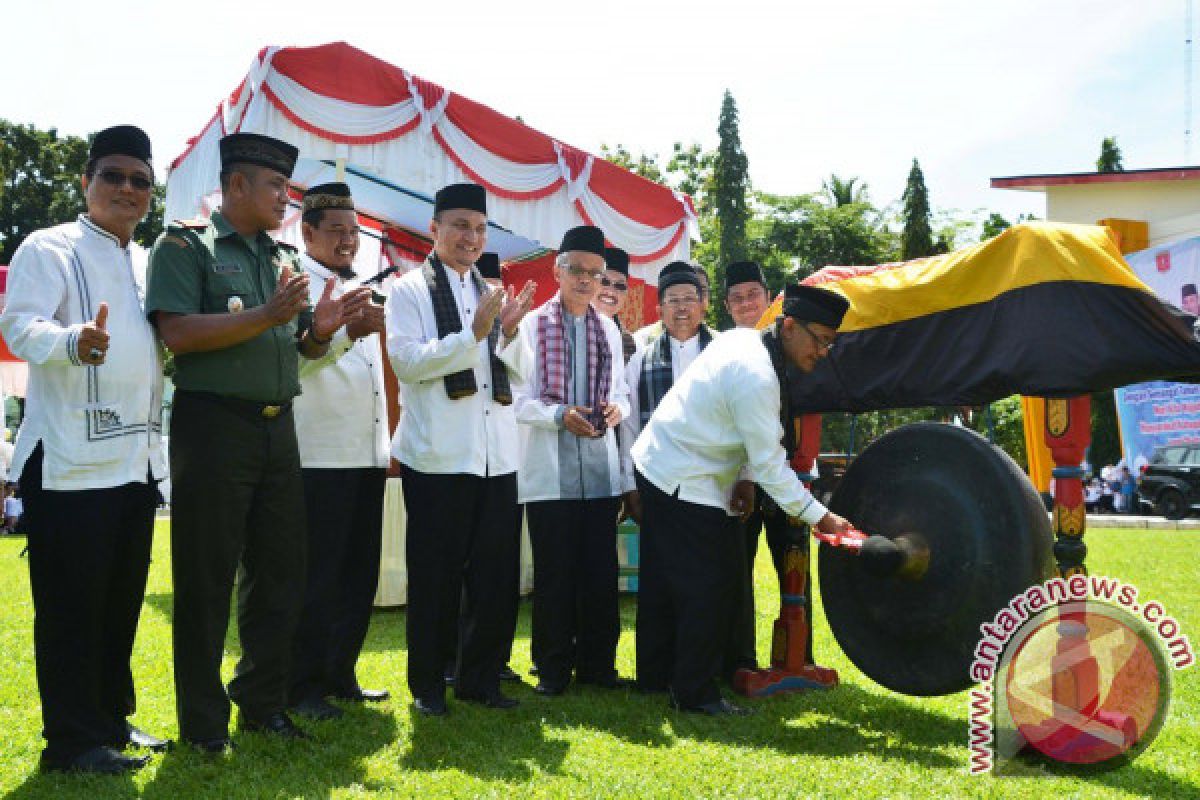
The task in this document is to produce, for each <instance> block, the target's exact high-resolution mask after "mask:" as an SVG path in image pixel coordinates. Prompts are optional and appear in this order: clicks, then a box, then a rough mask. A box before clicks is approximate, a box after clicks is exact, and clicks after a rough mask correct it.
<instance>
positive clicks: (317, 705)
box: [292, 697, 346, 722]
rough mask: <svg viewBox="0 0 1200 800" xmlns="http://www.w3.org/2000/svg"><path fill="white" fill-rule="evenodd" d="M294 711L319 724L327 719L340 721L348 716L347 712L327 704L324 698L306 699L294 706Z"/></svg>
mask: <svg viewBox="0 0 1200 800" xmlns="http://www.w3.org/2000/svg"><path fill="white" fill-rule="evenodd" d="M292 711H293V712H295V713H297V714H299V715H300V716H302V717H308V718H309V719H312V720H316V721H318V722H321V721H324V720H327V719H339V718H341V717H344V716H345V715H346V712H345V711H342V710H341V709H340V708H338V707H337V706H335V705H333V704H331V703H328V702H326V700H325V698H323V697H306V698H304V699H303V700H301V701H300V702H299V703H296V704H295V705H294V706H292Z"/></svg>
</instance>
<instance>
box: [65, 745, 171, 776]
mask: <svg viewBox="0 0 1200 800" xmlns="http://www.w3.org/2000/svg"><path fill="white" fill-rule="evenodd" d="M149 760H150V756H127V755H125V754H123V753H119V752H117V751H116V750H114V749H112V748H111V747H93V748H92V749H91V750H86V751H84V752H82V753H80V754H79V755H77V756H75V758H72V759H70V760H68V761H57V760H54V759H48V758H46V757H45V756H43V757H42V762H41V767H42V769H43V770H46V771H48V772H83V773H89V774H92V775H121V774H124V773H126V772H134V771H135V770H139V769H141V768H142V767H144V766H145V765H146V762H147V761H149Z"/></svg>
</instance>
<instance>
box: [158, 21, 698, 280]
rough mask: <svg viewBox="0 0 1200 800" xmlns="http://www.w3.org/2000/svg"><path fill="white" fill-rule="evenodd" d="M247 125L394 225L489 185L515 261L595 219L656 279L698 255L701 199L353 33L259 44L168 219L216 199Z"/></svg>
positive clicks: (192, 154)
mask: <svg viewBox="0 0 1200 800" xmlns="http://www.w3.org/2000/svg"><path fill="white" fill-rule="evenodd" d="M234 131H250V132H255V133H263V134H266V135H268V136H273V137H276V138H278V139H283V140H285V141H288V142H291V143H292V144H294V145H296V146H297V147H298V148H299V149H300V158H301V160H300V162H299V163H298V165H297V168H296V172H295V175H294V176H293V182H294V183H297V184H298V185H300V186H308V185H313V184H316V183H319V182H321V180H329V179H331V178H332V175H333V173H334V171H335V170H339V171H338V174H346V175H349V174H353V175H354V176H355V181H358V182H357V183H354V182H352V191H353V192H354V195H355V198H356V203H357V204H358V205H359V206H360V208H361V207H362V206H363V203H362V202H361V201H360V199H359V198H360V195H363V199H366V195H368V194H370V201H369V202H368V203H367V206H368V207H367V208H366V210H367V211H368V212H369V213H370V214H372V215H373V216H375V217H376V219H377V220H379V221H380V222H382V227H385V228H386V227H387V226H389V225H395V226H398V227H400V228H403V229H407V230H408V231H412V232H418V233H419V232H422V231H424V230H426V228H427V225H428V221H429V218H430V216H431V209H432V198H433V194H434V193H435V192H436V191H437V190H438V189H439V188H441V187H442V186H445V185H446V184H449V183H454V182H459V181H473V182H476V183H480V184H482V185H483V186H485V187H486V188H487V191H488V194H489V198H488V211H489V218H490V220H491V222H492V223H493V229H492V233H491V234H490V235H489V247H488V249H490V250H496V251H497V252H499V254H500V257H501V259H502V260H508V259H512V258H518V257H521V256H528V255H529V254H531V253H536V252H538V251H539V250H542V249H547V250H549V249H553V248H555V247H557V245H558V242H559V240H560V238H561V237H562V234H563V232H564V231H566V230H567V229H568V228H571V227H573V226H575V225H581V224H592V225H597V226H599V227H600V228H601V229H602V230H603V231H604V232H605V235H606V236H607V237H608V239H609V241H610V242H612V243H613V244H614V245H616V246H618V247H621V248H623V249H624V250H626V251H627V252H629V254H630V261H631V271H632V273H633V275H634V276H635V277H638V278H641V279H643V280H646V281H648V282H650V283H651V284H653V283H654V282H655V280H656V278H657V275H658V271H659V270H660V269H661V268H662V266H664V265H665V264H666V263H668V262H670V261H673V260H677V259H686V258H687V256H688V248H689V235H691V236H695V237H697V238H698V230H697V227H696V224H695V223H696V217H695V211H694V208H693V206H692V201H691V199H690V198H689V197H687V196H685V195H682V194H680V193H678V192H675V191H673V190H671V189H669V188H667V187H665V186H661V185H659V184H656V183H653V182H652V181H648V180H646V179H644V178H642V177H640V176H638V175H635V174H633V173H631V172H629V171H627V170H625V169H622V168H621V167H618V166H616V165H614V164H611V163H609V162H607V161H605V160H604V159H601V158H596V157H595V156H593V155H591V154H589V153H585V152H583V151H581V150H578V149H576V148H574V147H571V146H570V145H568V144H565V143H563V142H560V141H558V140H556V139H554V138H552V137H550V136H547V135H545V134H543V133H540V132H538V131H536V130H534V129H533V128H530V127H528V126H526V125H524V124H523V123H521V122H518V121H516V120H514V119H511V118H509V117H506V116H504V115H503V114H500V113H498V112H496V111H493V110H492V109H490V108H488V107H486V106H483V105H480V104H479V103H476V102H474V101H472V100H469V99H467V98H466V97H463V96H462V95H459V94H455V93H454V92H451V91H450V90H448V89H445V88H443V87H441V86H439V85H437V84H435V83H432V82H430V81H427V80H424V79H422V78H419V77H417V76H415V75H413V74H412V73H410V72H408V71H407V70H404V69H401V68H399V67H395V66H392V65H391V64H387V63H385V62H383V61H380V60H379V59H377V58H374V57H373V56H370V55H368V54H367V53H364V52H362V51H361V50H358V49H356V48H354V47H351V46H350V45H348V44H345V43H343V42H337V43H333V44H327V45H321V46H319V47H307V48H296V47H285V48H278V47H268V48H264V49H263V50H262V51H261V52H260V53H259V54H258V56H257V58H255V60H254V62H253V63H252V64H251V66H250V71H249V73H248V74H247V75H246V78H245V79H244V80H243V81H242V83H241V84H240V85H239V86H238V87H237V89H236V90H234V92H233V93H232V94H231V95H230V96H229V98H228V99H227V100H225V101H224V102H222V103H221V104H220V105H219V106H218V108H217V110H216V112H215V113H214V115H213V117H212V118H211V120H210V121H209V123H208V125H207V126H206V127H205V128H204V130H203V131H202V132H201V133H200V135H199V136H197V137H195V138H194V139H192V140H191V142H189V145H188V148H187V150H186V151H185V152H184V153H183V154H182V155H181V156H179V158H177V159H176V160H175V162H174V163H173V164H172V165H171V172H170V177H169V179H168V181H167V208H166V212H167V218H168V219H177V218H189V217H194V216H196V215H197V214H204V213H207V211H209V210H210V209H211V208H212V207H213V206H214V205H215V204H216V197H217V196H218V195H219V185H218V172H219V169H220V154H219V151H218V145H217V143H218V141H219V140H220V138H221V137H222V136H224V135H225V134H226V133H227V132H234ZM343 167H351V168H352V169H350V170H343V169H342V168H343ZM347 180H348V181H349V178H348V177H347ZM381 187H382V188H381ZM360 189H361V190H362V191H361V192H360ZM384 189H390V190H391V191H384ZM364 244H366V243H365V242H364ZM375 253H376V257H378V255H379V249H378V246H376V249H375ZM364 255H365V258H370V255H369V254H363V253H360V260H363V259H364ZM376 263H378V262H376Z"/></svg>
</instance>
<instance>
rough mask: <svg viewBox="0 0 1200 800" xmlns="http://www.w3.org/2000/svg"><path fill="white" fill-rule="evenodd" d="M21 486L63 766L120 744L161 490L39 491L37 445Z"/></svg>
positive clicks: (55, 757)
mask: <svg viewBox="0 0 1200 800" xmlns="http://www.w3.org/2000/svg"><path fill="white" fill-rule="evenodd" d="M19 483H20V486H21V497H22V498H23V499H24V501H25V514H24V516H23V517H22V527H23V528H24V530H25V532H26V534H27V536H28V541H29V584H30V588H31V589H32V592H33V613H34V619H33V646H34V656H35V659H36V663H37V682H38V692H39V694H40V695H41V699H42V724H43V729H42V735H43V736H44V737H45V739H46V751H45V758H46V759H47V760H48V761H57V762H64V761H69V760H70V759H73V758H74V757H75V756H77V755H79V754H80V753H82V752H84V751H85V750H89V749H91V748H93V747H97V746H99V745H106V744H114V743H118V742H124V740H125V738H126V733H125V717H126V716H128V715H129V714H132V713H133V711H134V706H135V699H134V688H133V674H132V673H131V672H130V669H129V657H130V654H131V653H132V652H133V639H134V635H135V634H136V633H137V624H138V615H139V614H140V613H141V610H142V599H143V597H144V595H145V591H146V573H147V571H148V570H149V568H150V545H151V541H152V539H153V530H154V509H155V506H156V505H157V504H158V489H157V487H156V486H155V485H154V484H153V483H128V484H125V485H124V486H117V487H114V488H111V489H83V490H76V491H54V490H49V489H43V488H42V446H41V445H40V444H39V445H38V446H37V447H36V449H35V450H34V451H33V455H31V456H30V458H29V461H28V462H27V463H26V464H25V468H24V469H23V470H22V472H21V478H20V481H19Z"/></svg>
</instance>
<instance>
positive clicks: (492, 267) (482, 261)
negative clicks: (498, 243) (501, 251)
mask: <svg viewBox="0 0 1200 800" xmlns="http://www.w3.org/2000/svg"><path fill="white" fill-rule="evenodd" d="M475 266H476V267H477V268H478V269H479V274H480V275H482V276H483V277H485V278H491V279H492V280H497V281H498V280H500V256H498V255H496V254H495V253H484V254H483V255H481V256H480V257H479V260H478V261H476V262H475Z"/></svg>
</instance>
